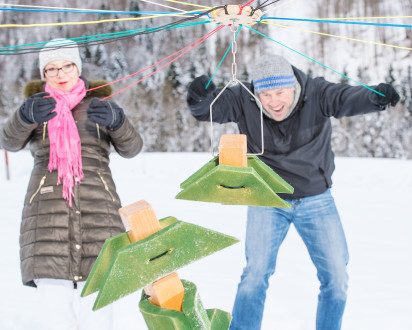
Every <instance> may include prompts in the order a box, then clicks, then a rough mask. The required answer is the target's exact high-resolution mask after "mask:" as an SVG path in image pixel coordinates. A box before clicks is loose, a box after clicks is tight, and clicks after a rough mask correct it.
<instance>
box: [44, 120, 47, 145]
mask: <svg viewBox="0 0 412 330" xmlns="http://www.w3.org/2000/svg"><path fill="white" fill-rule="evenodd" d="M46 127H47V121H45V122H44V123H43V141H44V140H45V139H46Z"/></svg>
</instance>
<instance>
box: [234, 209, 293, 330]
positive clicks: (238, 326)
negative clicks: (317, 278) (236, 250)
mask: <svg viewBox="0 0 412 330" xmlns="http://www.w3.org/2000/svg"><path fill="white" fill-rule="evenodd" d="M289 216H290V211H289V210H288V209H276V208H269V207H256V206H249V207H248V218H247V228H246V243H245V244H246V251H245V252H246V267H245V268H244V269H243V274H242V277H241V282H240V283H239V286H238V291H237V294H236V299H235V304H234V307H233V313H232V315H233V320H232V323H231V325H230V329H231V330H258V329H260V327H261V323H262V315H263V309H264V306H265V300H266V290H267V288H268V285H269V284H268V280H269V277H270V276H271V275H273V273H274V272H275V267H276V258H277V253H278V250H279V247H280V245H281V244H282V242H283V240H284V238H285V236H286V234H287V232H288V229H289V226H290V221H289V220H288V217H289Z"/></svg>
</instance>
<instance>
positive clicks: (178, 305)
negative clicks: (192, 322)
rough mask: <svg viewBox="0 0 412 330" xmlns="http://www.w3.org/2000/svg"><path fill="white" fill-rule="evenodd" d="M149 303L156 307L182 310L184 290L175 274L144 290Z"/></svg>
mask: <svg viewBox="0 0 412 330" xmlns="http://www.w3.org/2000/svg"><path fill="white" fill-rule="evenodd" d="M144 291H145V293H146V294H147V295H148V296H150V297H149V298H148V299H149V301H150V302H151V303H152V304H153V305H156V306H159V307H162V308H167V309H174V310H177V311H181V310H182V304H183V297H184V295H185V289H184V287H183V284H182V281H181V280H180V279H179V276H178V275H177V273H171V274H169V275H167V276H165V277H162V278H161V279H160V280H157V281H155V282H153V283H151V284H149V285H148V286H146V287H145V288H144Z"/></svg>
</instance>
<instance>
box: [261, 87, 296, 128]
mask: <svg viewBox="0 0 412 330" xmlns="http://www.w3.org/2000/svg"><path fill="white" fill-rule="evenodd" d="M294 92H295V87H291V88H282V89H271V90H268V91H264V92H262V93H259V98H260V101H261V102H262V106H263V108H264V109H265V110H266V111H267V112H268V113H269V114H270V115H271V116H272V118H273V119H274V120H276V121H282V120H283V119H285V118H286V117H287V116H288V115H289V112H290V111H291V110H292V109H291V107H292V104H293V97H294Z"/></svg>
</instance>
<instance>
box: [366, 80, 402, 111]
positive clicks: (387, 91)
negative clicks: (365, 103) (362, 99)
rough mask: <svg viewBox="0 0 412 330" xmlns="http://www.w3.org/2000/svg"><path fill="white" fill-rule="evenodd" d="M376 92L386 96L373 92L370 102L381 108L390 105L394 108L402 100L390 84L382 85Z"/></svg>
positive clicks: (370, 95)
mask: <svg viewBox="0 0 412 330" xmlns="http://www.w3.org/2000/svg"><path fill="white" fill-rule="evenodd" d="M375 90H376V91H378V92H380V93H382V94H384V95H385V96H382V95H379V94H376V93H375V92H371V94H369V100H370V101H371V102H372V103H373V104H376V105H379V106H387V105H388V104H390V105H391V106H393V107H394V106H395V105H396V104H397V103H398V102H399V100H400V96H399V94H398V92H397V91H396V90H395V88H393V87H392V86H391V85H389V84H385V83H380V84H379V85H378V87H376V88H375Z"/></svg>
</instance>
